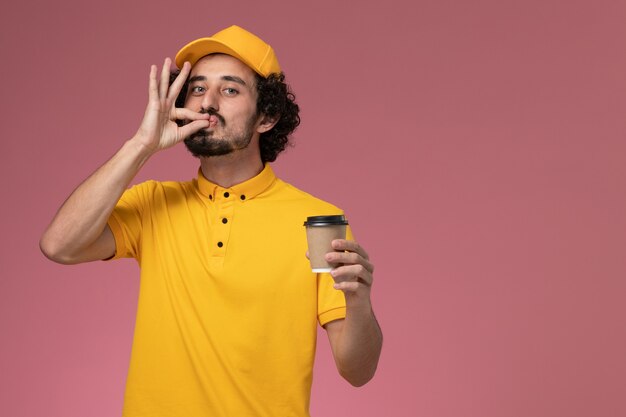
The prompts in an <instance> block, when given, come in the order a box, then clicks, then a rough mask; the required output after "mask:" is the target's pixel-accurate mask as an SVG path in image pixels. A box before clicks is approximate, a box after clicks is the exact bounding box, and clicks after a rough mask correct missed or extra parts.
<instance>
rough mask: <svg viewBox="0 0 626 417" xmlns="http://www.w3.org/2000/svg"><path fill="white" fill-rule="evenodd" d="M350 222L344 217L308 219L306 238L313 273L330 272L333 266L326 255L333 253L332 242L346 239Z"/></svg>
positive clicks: (314, 217)
mask: <svg viewBox="0 0 626 417" xmlns="http://www.w3.org/2000/svg"><path fill="white" fill-rule="evenodd" d="M347 225H348V221H347V220H346V218H345V216H343V215H333V216H312V217H307V219H306V222H304V226H306V238H307V243H308V246H309V260H310V262H311V270H312V271H313V272H330V271H331V270H332V269H333V266H332V265H330V264H329V263H328V262H326V259H325V255H326V254H327V253H328V252H332V251H333V250H334V249H333V248H332V245H331V244H332V241H333V240H335V239H345V238H346V226H347Z"/></svg>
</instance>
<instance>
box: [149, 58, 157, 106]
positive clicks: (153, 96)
mask: <svg viewBox="0 0 626 417" xmlns="http://www.w3.org/2000/svg"><path fill="white" fill-rule="evenodd" d="M156 74H157V67H156V65H151V66H150V83H149V84H148V98H149V99H150V100H158V99H159V90H158V83H157V79H156Z"/></svg>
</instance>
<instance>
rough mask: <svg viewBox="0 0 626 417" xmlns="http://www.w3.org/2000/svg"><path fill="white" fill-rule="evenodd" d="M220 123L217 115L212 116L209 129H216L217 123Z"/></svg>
mask: <svg viewBox="0 0 626 417" xmlns="http://www.w3.org/2000/svg"><path fill="white" fill-rule="evenodd" d="M218 122H219V119H218V118H217V116H215V115H211V116H210V117H209V127H215V126H217V123H218Z"/></svg>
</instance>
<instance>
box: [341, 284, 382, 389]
mask: <svg viewBox="0 0 626 417" xmlns="http://www.w3.org/2000/svg"><path fill="white" fill-rule="evenodd" d="M358 297H359V296H358V295H355V294H346V303H347V305H346V318H345V320H344V324H343V328H342V331H341V335H340V337H339V340H338V342H339V343H338V344H337V347H336V350H337V352H336V355H335V359H336V362H337V368H338V369H339V373H340V374H341V375H342V376H343V377H344V378H345V379H346V380H347V381H348V382H350V383H351V384H352V385H354V386H361V385H364V384H365V383H367V382H368V381H369V380H370V379H372V377H373V376H374V373H375V372H376V367H377V365H378V359H379V357H380V352H381V348H382V341H383V336H382V332H381V329H380V327H379V325H378V322H377V321H376V317H375V316H374V312H373V310H372V306H371V303H370V302H369V297H368V299H367V301H362V300H361V299H359V298H358Z"/></svg>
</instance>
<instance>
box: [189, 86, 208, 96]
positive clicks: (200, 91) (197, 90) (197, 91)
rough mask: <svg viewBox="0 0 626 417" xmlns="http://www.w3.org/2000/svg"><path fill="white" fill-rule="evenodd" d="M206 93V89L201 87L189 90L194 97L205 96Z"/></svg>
mask: <svg viewBox="0 0 626 417" xmlns="http://www.w3.org/2000/svg"><path fill="white" fill-rule="evenodd" d="M205 91H206V88H204V87H201V86H199V85H196V86H193V87H191V88H190V89H189V92H190V93H191V94H193V95H201V94H204V92H205Z"/></svg>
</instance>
